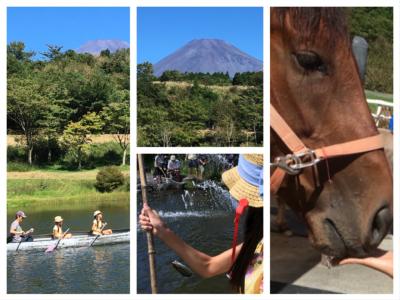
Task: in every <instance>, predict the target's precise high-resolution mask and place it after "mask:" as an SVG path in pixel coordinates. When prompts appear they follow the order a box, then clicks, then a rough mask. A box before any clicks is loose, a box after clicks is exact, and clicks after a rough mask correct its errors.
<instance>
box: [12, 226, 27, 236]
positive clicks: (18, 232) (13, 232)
mask: <svg viewBox="0 0 400 300" xmlns="http://www.w3.org/2000/svg"><path fill="white" fill-rule="evenodd" d="M10 233H11V234H14V235H15V234H17V235H19V234H22V235H23V234H24V233H25V232H24V231H17V229H16V228H12V227H11V228H10Z"/></svg>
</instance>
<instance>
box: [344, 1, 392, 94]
mask: <svg viewBox="0 0 400 300" xmlns="http://www.w3.org/2000/svg"><path fill="white" fill-rule="evenodd" d="M349 16H350V18H349V21H350V32H351V35H352V36H354V35H359V36H362V37H363V38H365V39H366V40H367V42H368V44H369V51H368V64H367V74H366V78H365V88H366V89H368V90H374V91H380V92H385V93H393V8H391V7H356V8H351V9H349Z"/></svg>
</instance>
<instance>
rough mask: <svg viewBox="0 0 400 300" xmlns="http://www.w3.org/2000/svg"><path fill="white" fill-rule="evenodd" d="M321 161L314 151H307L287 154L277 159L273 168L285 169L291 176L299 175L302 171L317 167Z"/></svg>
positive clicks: (272, 164)
mask: <svg viewBox="0 0 400 300" xmlns="http://www.w3.org/2000/svg"><path fill="white" fill-rule="evenodd" d="M320 161H321V158H319V157H317V155H316V154H315V151H314V150H310V149H307V150H306V151H304V152H300V153H293V154H287V155H285V156H279V157H277V158H275V160H274V162H273V163H271V166H272V167H277V168H281V169H283V170H284V171H285V172H286V173H288V174H289V175H298V174H299V173H300V172H301V170H302V169H305V168H308V167H312V166H315V165H316V164H317V163H319V162H320Z"/></svg>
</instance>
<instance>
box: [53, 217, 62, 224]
mask: <svg viewBox="0 0 400 300" xmlns="http://www.w3.org/2000/svg"><path fill="white" fill-rule="evenodd" d="M62 221H64V220H63V218H61V216H57V217H55V218H54V222H55V223H60V222H62Z"/></svg>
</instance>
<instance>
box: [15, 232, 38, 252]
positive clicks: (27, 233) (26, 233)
mask: <svg viewBox="0 0 400 300" xmlns="http://www.w3.org/2000/svg"><path fill="white" fill-rule="evenodd" d="M33 230H34V229H33V228H31V229H29V230H28V231H27V232H25V234H24V235H29V234H30V233H32V232H33ZM23 240H24V239H23V237H22V236H21V240H20V241H19V243H18V246H17V249H16V250H15V251H17V252H18V249H19V246H21V243H22V241H23Z"/></svg>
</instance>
